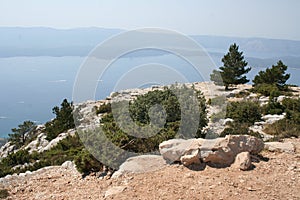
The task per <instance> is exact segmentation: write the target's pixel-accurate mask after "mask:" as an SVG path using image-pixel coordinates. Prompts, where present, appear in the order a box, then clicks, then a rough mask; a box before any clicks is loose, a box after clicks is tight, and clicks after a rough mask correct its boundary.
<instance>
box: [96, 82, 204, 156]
mask: <svg viewBox="0 0 300 200" xmlns="http://www.w3.org/2000/svg"><path fill="white" fill-rule="evenodd" d="M173 89H174V88H173ZM177 89H178V90H177V92H179V93H180V95H179V96H180V98H182V99H185V103H182V104H181V105H179V102H178V99H177V96H176V95H175V94H174V93H173V92H172V90H171V89H168V88H165V90H163V91H160V90H154V91H151V92H148V93H147V94H145V95H141V96H138V97H137V99H136V100H135V101H133V102H131V103H130V104H129V115H125V114H124V113H126V112H127V111H126V109H128V107H127V108H126V107H125V106H124V105H126V104H127V105H128V102H126V101H125V102H116V103H114V104H113V105H112V106H113V108H114V112H112V113H108V114H106V115H104V116H103V118H102V119H101V123H102V129H103V130H104V132H105V134H106V137H107V139H108V140H109V141H111V142H112V143H114V144H115V145H116V146H118V147H121V148H122V149H124V150H127V151H132V152H137V153H142V152H143V153H144V152H151V151H155V150H157V149H158V145H159V144H160V143H161V142H162V141H165V140H168V139H171V138H174V137H175V135H176V134H177V132H178V130H179V126H180V121H181V120H182V114H183V115H187V118H188V120H190V121H191V123H193V122H194V121H193V120H196V119H193V116H192V115H189V113H190V112H194V111H193V109H195V108H193V107H191V104H189V98H190V96H191V93H190V92H191V90H189V89H187V88H186V86H183V87H182V88H177ZM192 91H193V93H195V91H194V90H192ZM195 95H196V96H197V97H198V100H197V103H198V104H199V108H200V110H199V112H200V116H199V117H200V120H199V124H198V130H196V131H197V137H204V135H203V134H202V132H201V129H202V128H203V127H204V126H206V124H207V117H206V105H205V99H204V97H203V96H202V95H201V94H200V93H199V92H197V93H195ZM157 104H159V105H162V107H163V108H164V110H165V112H166V123H165V125H164V127H163V129H162V130H160V131H159V132H158V133H157V134H153V133H149V137H142V138H138V137H135V136H132V135H135V134H138V133H139V130H137V128H142V127H143V126H146V125H151V124H150V116H149V114H148V113H149V109H150V108H151V107H152V106H154V105H157ZM127 113H128V112H127ZM113 114H114V115H113ZM129 116H130V117H129ZM163 116H164V115H163V114H162V113H161V112H160V111H156V112H155V119H153V120H154V121H155V120H159V119H158V118H162V117H163ZM127 117H129V118H130V119H127ZM115 119H118V121H122V122H124V123H125V124H126V123H127V122H128V123H127V124H126V127H127V130H126V131H129V132H125V131H124V130H121V129H120V128H119V126H118V124H117V123H116V121H115ZM131 119H133V121H134V124H131V123H130V120H131ZM190 121H187V123H189V122H190ZM135 125H139V126H135ZM189 128H191V126H187V127H185V129H184V130H182V131H183V133H184V135H189V131H190V132H191V131H192V130H189ZM191 135H192V133H191ZM179 137H180V136H179ZM182 137H184V136H183V135H182Z"/></svg>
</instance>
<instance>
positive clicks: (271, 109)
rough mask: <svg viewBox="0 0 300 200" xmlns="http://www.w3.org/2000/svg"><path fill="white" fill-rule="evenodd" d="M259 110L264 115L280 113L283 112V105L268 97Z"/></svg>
mask: <svg viewBox="0 0 300 200" xmlns="http://www.w3.org/2000/svg"><path fill="white" fill-rule="evenodd" d="M261 110H262V114H264V115H267V114H271V115H275V114H276V115H280V114H282V113H283V112H284V106H283V105H281V104H280V103H279V102H277V101H276V100H275V98H271V97H270V100H269V102H268V104H266V105H264V106H263V107H262V109H261Z"/></svg>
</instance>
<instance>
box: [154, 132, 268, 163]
mask: <svg viewBox="0 0 300 200" xmlns="http://www.w3.org/2000/svg"><path fill="white" fill-rule="evenodd" d="M263 148H264V143H263V141H262V140H261V139H258V138H256V137H252V136H244V135H227V136H226V137H225V138H216V139H189V140H181V139H179V140H178V139H173V140H169V141H165V142H163V143H161V144H160V145H159V149H160V153H161V155H162V156H163V158H164V159H165V160H167V161H168V163H173V162H178V161H179V162H181V163H183V164H184V165H189V164H196V163H201V162H204V163H207V164H210V165H215V166H229V165H231V164H232V163H233V162H234V160H235V157H236V155H238V154H239V153H241V152H249V153H250V154H258V153H259V152H260V151H261V150H263Z"/></svg>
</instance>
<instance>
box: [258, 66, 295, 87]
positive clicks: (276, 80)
mask: <svg viewBox="0 0 300 200" xmlns="http://www.w3.org/2000/svg"><path fill="white" fill-rule="evenodd" d="M286 70H287V66H286V65H284V64H283V62H282V61H281V60H279V61H278V62H277V65H272V67H271V68H267V69H266V71H260V72H259V73H258V75H256V76H255V77H254V80H253V83H254V86H255V87H257V86H259V85H260V84H269V85H276V86H277V88H278V89H280V90H282V89H284V87H285V82H286V81H287V80H288V79H289V78H290V74H285V71H286Z"/></svg>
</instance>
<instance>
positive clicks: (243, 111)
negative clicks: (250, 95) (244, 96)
mask: <svg viewBox="0 0 300 200" xmlns="http://www.w3.org/2000/svg"><path fill="white" fill-rule="evenodd" d="M226 118H231V119H233V120H234V121H235V122H239V123H249V124H254V122H256V121H260V120H261V109H260V105H259V103H258V102H253V101H239V102H230V103H228V105H227V112H226Z"/></svg>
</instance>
